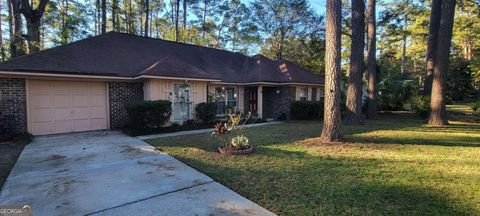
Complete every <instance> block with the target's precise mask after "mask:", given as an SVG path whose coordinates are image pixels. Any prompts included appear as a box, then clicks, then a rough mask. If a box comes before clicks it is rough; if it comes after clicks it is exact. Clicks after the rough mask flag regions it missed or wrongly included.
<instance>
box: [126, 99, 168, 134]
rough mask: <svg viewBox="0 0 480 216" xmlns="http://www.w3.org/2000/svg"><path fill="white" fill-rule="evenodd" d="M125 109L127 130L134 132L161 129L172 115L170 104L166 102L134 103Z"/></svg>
mask: <svg viewBox="0 0 480 216" xmlns="http://www.w3.org/2000/svg"><path fill="white" fill-rule="evenodd" d="M125 108H126V110H127V115H128V120H129V123H128V125H127V128H131V129H136V130H139V129H152V128H159V127H162V126H163V125H165V123H167V122H168V120H169V119H170V116H171V115H172V102H170V101H167V100H158V101H141V102H134V103H129V104H127V105H126V106H125Z"/></svg>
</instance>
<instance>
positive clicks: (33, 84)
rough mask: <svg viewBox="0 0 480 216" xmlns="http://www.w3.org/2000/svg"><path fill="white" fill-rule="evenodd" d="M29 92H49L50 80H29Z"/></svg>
mask: <svg viewBox="0 0 480 216" xmlns="http://www.w3.org/2000/svg"><path fill="white" fill-rule="evenodd" d="M29 89H30V92H32V93H36V94H50V93H51V91H50V82H49V81H36V80H31V81H29Z"/></svg>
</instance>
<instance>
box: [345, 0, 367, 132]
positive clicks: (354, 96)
mask: <svg viewBox="0 0 480 216" xmlns="http://www.w3.org/2000/svg"><path fill="white" fill-rule="evenodd" d="M351 38H352V45H351V52H350V73H349V76H348V90H347V114H346V116H345V123H346V124H352V125H358V124H360V123H362V74H363V70H364V68H365V67H364V64H365V62H364V58H363V50H364V49H365V3H364V2H363V0H352V37H351Z"/></svg>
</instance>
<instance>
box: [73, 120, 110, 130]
mask: <svg viewBox="0 0 480 216" xmlns="http://www.w3.org/2000/svg"><path fill="white" fill-rule="evenodd" d="M73 128H74V129H73V131H75V132H78V131H88V130H95V129H92V127H91V120H90V119H76V120H74V122H73ZM100 129H104V128H100Z"/></svg>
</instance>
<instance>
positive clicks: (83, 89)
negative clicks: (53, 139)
mask: <svg viewBox="0 0 480 216" xmlns="http://www.w3.org/2000/svg"><path fill="white" fill-rule="evenodd" d="M107 101H108V100H107V84H106V83H105V82H77V81H57V80H27V119H28V131H29V132H30V133H31V134H33V135H45V134H57V133H69V132H81V131H92V130H101V129H108V104H107Z"/></svg>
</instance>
